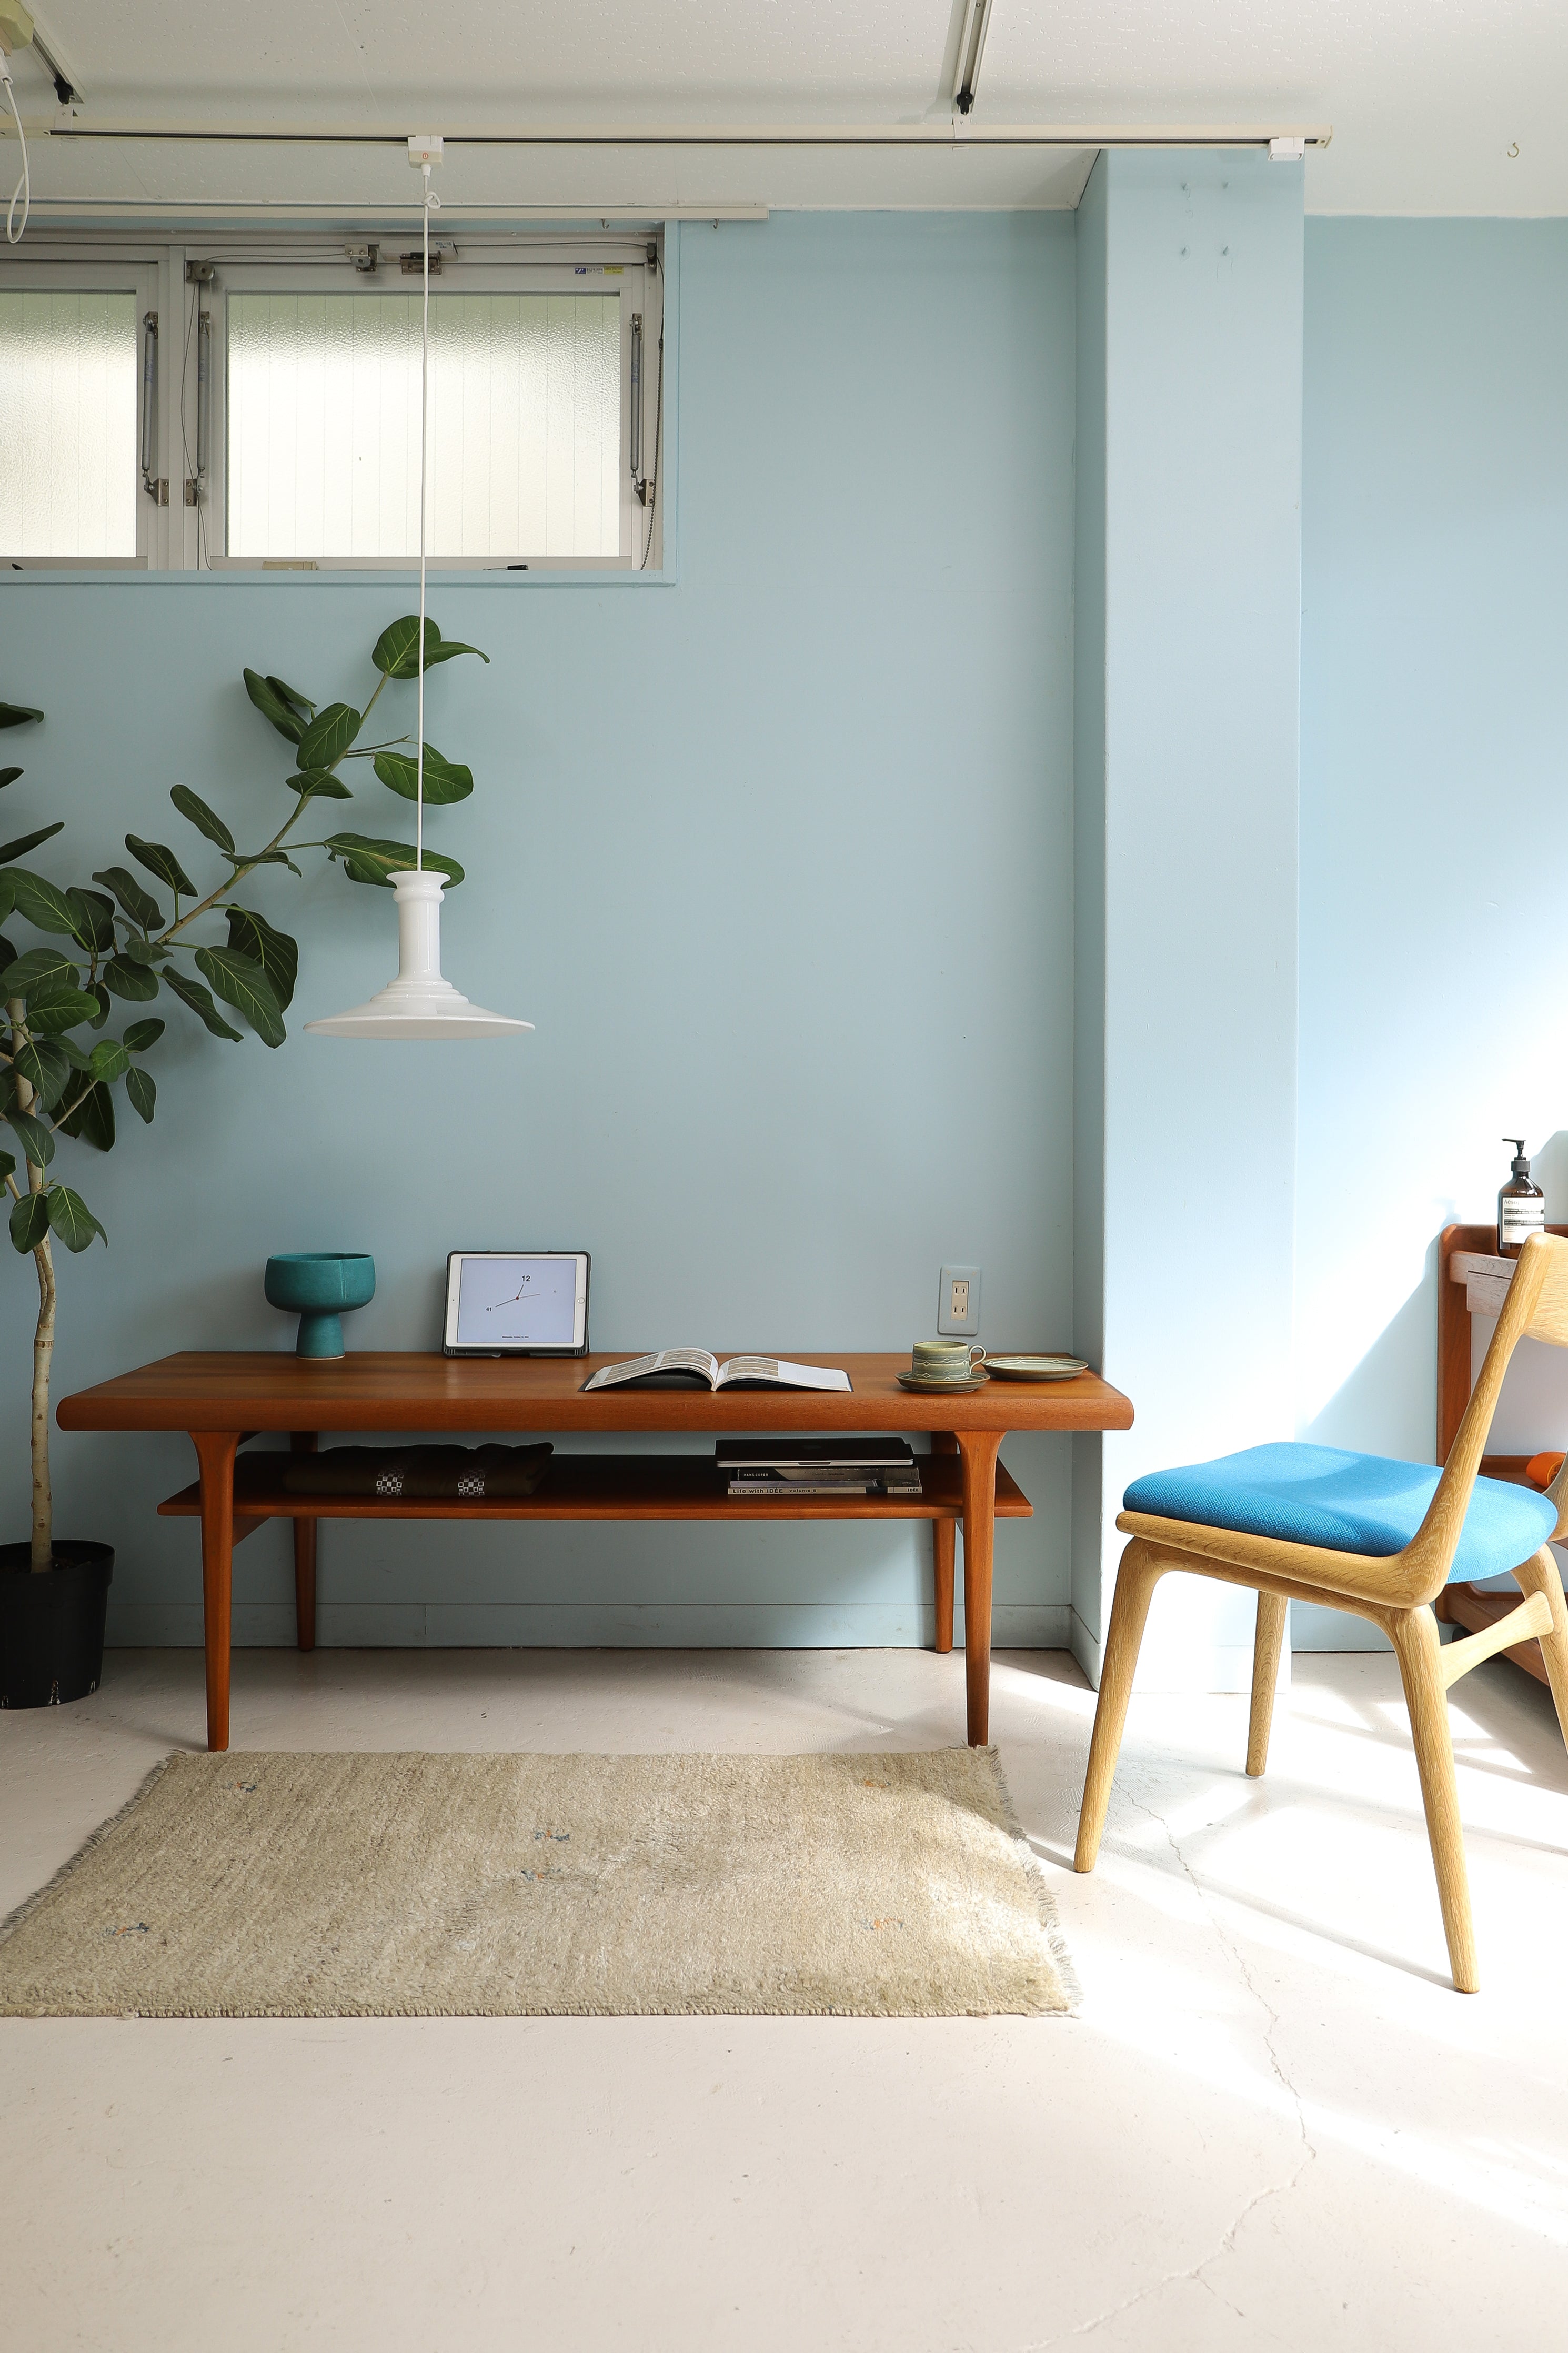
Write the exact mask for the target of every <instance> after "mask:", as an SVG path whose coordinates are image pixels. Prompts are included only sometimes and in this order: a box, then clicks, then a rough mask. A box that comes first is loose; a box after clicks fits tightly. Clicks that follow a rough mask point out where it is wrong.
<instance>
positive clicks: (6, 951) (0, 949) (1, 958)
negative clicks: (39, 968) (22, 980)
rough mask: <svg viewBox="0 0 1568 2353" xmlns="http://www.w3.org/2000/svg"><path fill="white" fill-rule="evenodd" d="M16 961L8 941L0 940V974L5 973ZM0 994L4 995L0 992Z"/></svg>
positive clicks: (13, 949) (13, 950)
mask: <svg viewBox="0 0 1568 2353" xmlns="http://www.w3.org/2000/svg"><path fill="white" fill-rule="evenodd" d="M16 961H17V956H16V949H15V948H14V947H13V946H12V944H11V943H10V941H9V940H5V939H0V972H5V971H7V970H8V969H9V967H10V966H11V965H14V964H15V963H16ZM0 994H4V992H3V991H0Z"/></svg>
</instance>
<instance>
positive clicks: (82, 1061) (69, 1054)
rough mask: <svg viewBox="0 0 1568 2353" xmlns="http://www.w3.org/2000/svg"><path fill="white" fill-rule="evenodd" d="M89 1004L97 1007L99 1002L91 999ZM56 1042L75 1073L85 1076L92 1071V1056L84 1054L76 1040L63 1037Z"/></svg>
mask: <svg viewBox="0 0 1568 2353" xmlns="http://www.w3.org/2000/svg"><path fill="white" fill-rule="evenodd" d="M89 1002H90V1003H92V1004H94V1005H95V1006H96V1002H97V1000H96V999H95V998H94V999H89ZM55 1042H56V1044H57V1045H58V1048H59V1050H60V1051H61V1053H62V1054H63V1055H64V1056H65V1058H66V1060H67V1061H68V1063H69V1064H70V1066H71V1068H72V1070H73V1071H82V1072H83V1073H84V1074H85V1073H86V1072H87V1071H90V1070H91V1068H92V1056H91V1055H90V1054H84V1053H83V1052H82V1050H81V1048H80V1047H79V1045H78V1044H77V1042H76V1039H74V1038H66V1037H61V1038H58V1039H56V1041H55Z"/></svg>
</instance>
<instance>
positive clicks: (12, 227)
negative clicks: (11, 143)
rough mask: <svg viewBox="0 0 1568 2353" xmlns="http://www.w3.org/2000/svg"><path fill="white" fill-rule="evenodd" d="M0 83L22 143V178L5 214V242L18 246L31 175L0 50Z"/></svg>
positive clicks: (5, 61) (6, 61)
mask: <svg viewBox="0 0 1568 2353" xmlns="http://www.w3.org/2000/svg"><path fill="white" fill-rule="evenodd" d="M0 81H3V82H4V83H5V95H6V97H7V98H8V99H9V100H10V101H11V120H12V121H13V122H14V123H15V124H16V136H17V138H18V139H19V140H20V141H21V142H22V176H21V178H20V179H19V180H18V181H17V183H16V186H15V187H14V188H13V189H12V191H11V202H10V206H9V208H8V209H7V211H6V214H5V242H6V244H7V245H20V244H21V242H22V232H23V230H24V229H25V228H26V226H27V215H28V214H29V213H30V212H31V211H32V209H33V174H32V167H31V165H30V164H28V162H27V134H26V132H25V131H24V130H23V128H22V118H21V116H20V115H19V114H18V113H17V111H16V91H15V90H13V89H12V87H11V62H10V59H9V58H7V57H6V55H5V51H4V50H3V49H0ZM18 196H19V197H20V198H21V200H22V217H21V219H20V220H19V221H18V220H17V218H16V199H17V198H18Z"/></svg>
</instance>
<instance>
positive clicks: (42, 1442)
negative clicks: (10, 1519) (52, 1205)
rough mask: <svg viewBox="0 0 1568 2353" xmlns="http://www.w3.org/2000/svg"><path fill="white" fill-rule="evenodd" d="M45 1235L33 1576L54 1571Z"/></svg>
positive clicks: (37, 1345) (50, 1321)
mask: <svg viewBox="0 0 1568 2353" xmlns="http://www.w3.org/2000/svg"><path fill="white" fill-rule="evenodd" d="M49 1241H50V1237H49V1236H48V1235H47V1234H46V1235H45V1236H44V1239H43V1240H42V1241H41V1242H40V1243H39V1244H38V1246H37V1250H35V1251H34V1252H33V1257H34V1259H35V1261H37V1269H38V1324H37V1331H36V1332H35V1333H34V1335H33V1557H32V1563H31V1566H32V1568H33V1571H34V1574H35V1575H37V1574H38V1573H39V1572H41V1571H42V1570H45V1569H48V1568H52V1567H54V1558H55V1524H54V1497H53V1494H52V1493H51V1491H50V1487H49V1369H50V1366H51V1363H52V1361H53V1358H54V1353H55V1261H54V1253H53V1251H52V1250H51V1249H50V1247H49Z"/></svg>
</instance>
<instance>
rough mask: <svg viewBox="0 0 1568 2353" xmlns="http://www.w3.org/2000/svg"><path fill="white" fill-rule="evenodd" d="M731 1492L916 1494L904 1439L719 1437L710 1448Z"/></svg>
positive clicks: (916, 1474)
mask: <svg viewBox="0 0 1568 2353" xmlns="http://www.w3.org/2000/svg"><path fill="white" fill-rule="evenodd" d="M713 1460H714V1463H715V1466H716V1467H717V1468H718V1470H719V1471H721V1472H725V1473H727V1474H728V1478H729V1487H730V1493H731V1495H918V1494H919V1493H920V1492H921V1472H920V1464H919V1463H918V1462H917V1461H915V1458H914V1454H913V1451H911V1449H910V1442H909V1440H908V1439H907V1438H857V1437H854V1436H846V1437H843V1438H796V1439H791V1438H784V1437H780V1438H721V1440H719V1443H718V1444H717V1445H716V1446H715V1448H714V1449H713Z"/></svg>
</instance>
